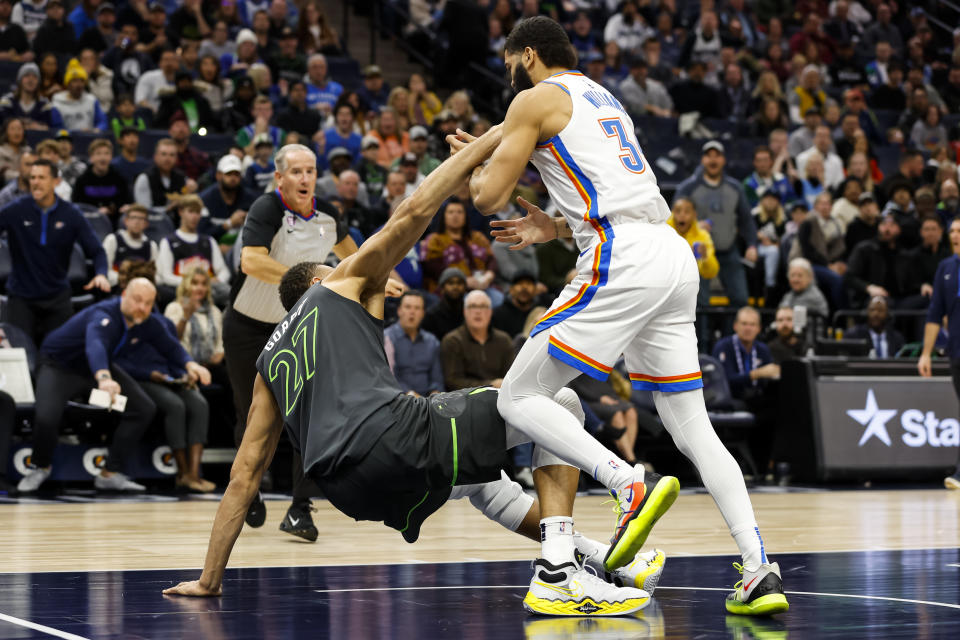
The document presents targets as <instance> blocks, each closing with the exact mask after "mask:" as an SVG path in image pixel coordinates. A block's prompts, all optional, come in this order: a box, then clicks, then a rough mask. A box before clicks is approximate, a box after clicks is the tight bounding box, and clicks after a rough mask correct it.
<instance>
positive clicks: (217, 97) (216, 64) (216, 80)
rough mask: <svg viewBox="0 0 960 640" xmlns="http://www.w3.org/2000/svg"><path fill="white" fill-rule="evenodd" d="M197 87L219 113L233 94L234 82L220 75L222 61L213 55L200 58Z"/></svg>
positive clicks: (211, 106) (215, 111) (214, 110)
mask: <svg viewBox="0 0 960 640" xmlns="http://www.w3.org/2000/svg"><path fill="white" fill-rule="evenodd" d="M198 80H199V82H197V83H195V85H194V86H195V87H196V88H197V91H198V92H199V93H200V95H201V96H203V97H204V98H206V99H207V102H209V103H210V108H211V109H213V112H214V113H219V112H220V111H221V110H222V109H223V106H224V105H225V104H226V103H227V100H229V99H230V98H231V97H232V96H233V83H232V82H230V81H229V80H227V79H225V78H221V77H220V61H219V60H218V59H217V58H216V57H215V56H213V55H205V56H203V57H202V58H200V77H199V78H198Z"/></svg>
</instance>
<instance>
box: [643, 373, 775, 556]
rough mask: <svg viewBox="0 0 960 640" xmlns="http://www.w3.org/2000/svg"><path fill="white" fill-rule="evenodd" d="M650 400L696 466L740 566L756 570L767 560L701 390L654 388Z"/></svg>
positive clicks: (740, 475) (737, 471)
mask: <svg viewBox="0 0 960 640" xmlns="http://www.w3.org/2000/svg"><path fill="white" fill-rule="evenodd" d="M653 400H654V402H655V403H656V405H657V412H658V413H659V414H660V419H661V420H663V424H664V426H665V427H666V429H667V431H668V432H669V433H670V436H671V437H672V438H673V442H674V443H675V444H676V445H677V448H678V449H679V450H680V452H681V453H682V454H683V455H685V456H687V458H689V459H690V461H691V462H692V463H693V465H694V466H695V467H696V468H697V471H698V472H699V473H700V478H701V479H702V480H703V486H705V487H706V488H707V491H709V492H710V495H711V496H712V497H713V501H714V502H716V503H717V508H719V509H720V513H721V514H722V515H723V519H724V520H725V521H726V523H727V526H728V527H729V528H730V535H732V536H733V539H734V540H735V541H736V543H737V547H738V548H739V549H740V555H741V556H743V566H744V567H745V568H746V569H747V570H750V571H753V570H756V569H757V568H758V567H759V566H760V564H761V563H763V562H766V561H767V560H766V554H765V553H764V551H763V541H762V540H761V539H760V532H759V530H758V529H757V519H756V517H755V516H754V515H753V505H752V504H751V503H750V496H749V495H748V494H747V487H746V485H745V484H744V483H743V473H741V471H740V467H739V466H738V465H737V461H736V460H734V459H733V456H732V455H730V452H729V451H727V448H726V447H725V446H723V443H722V442H720V438H718V437H717V432H716V431H715V430H714V429H713V425H712V424H710V418H708V417H707V408H706V406H705V405H704V403H703V390H702V389H693V390H691V391H679V392H675V393H663V392H660V391H654V392H653Z"/></svg>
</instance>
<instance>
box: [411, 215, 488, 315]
mask: <svg viewBox="0 0 960 640" xmlns="http://www.w3.org/2000/svg"><path fill="white" fill-rule="evenodd" d="M421 249H422V251H423V256H422V257H421V260H420V262H421V263H422V264H423V273H424V285H425V286H426V288H427V289H428V290H429V291H431V292H434V293H435V292H436V288H437V280H438V279H439V278H440V274H441V273H443V271H444V269H447V268H449V267H454V268H456V269H459V270H460V271H462V272H463V273H464V275H465V276H466V278H467V287H468V288H470V289H482V290H484V291H486V292H487V295H489V296H490V301H491V302H492V303H493V306H494V307H498V306H500V304H501V303H502V302H503V294H502V293H501V292H500V291H499V290H497V289H495V288H494V287H492V286H491V285H492V284H493V281H494V278H495V276H496V274H495V273H494V271H495V269H496V261H495V260H494V257H493V251H492V249H491V247H490V240H488V239H487V237H486V236H485V235H483V234H482V233H480V232H479V231H473V230H471V229H470V225H469V222H468V220H467V209H466V206H465V205H464V203H463V201H462V200H460V199H459V198H455V197H454V198H450V199H449V200H447V202H446V204H445V205H444V207H443V213H441V214H440V219H439V220H438V224H437V231H436V233H431V234H430V235H428V236H427V238H426V240H425V241H424V242H423V245H422V246H421Z"/></svg>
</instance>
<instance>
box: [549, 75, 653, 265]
mask: <svg viewBox="0 0 960 640" xmlns="http://www.w3.org/2000/svg"><path fill="white" fill-rule="evenodd" d="M543 82H544V83H547V84H551V85H555V86H557V87H559V88H560V89H562V90H563V91H565V92H566V93H567V94H568V95H569V96H570V100H571V102H572V103H573V113H572V115H571V116H570V122H569V123H567V126H566V127H564V128H563V130H562V131H561V132H560V133H558V134H557V135H555V136H553V137H552V138H550V139H549V140H545V141H543V142H541V143H539V144H538V145H537V148H536V150H535V151H534V153H533V157H532V161H533V164H534V165H535V166H536V167H537V169H538V170H539V171H540V177H541V178H542V179H543V182H544V184H545V185H546V187H547V191H549V192H550V197H551V198H552V199H553V202H554V203H555V204H556V205H557V207H558V208H559V209H560V212H561V213H562V214H563V215H564V217H565V218H566V219H567V223H568V224H569V225H570V228H571V229H572V230H573V237H574V239H575V240H576V243H577V246H578V247H579V248H580V250H581V251H586V250H588V249H590V248H591V247H593V246H594V245H595V244H596V243H598V242H606V241H607V240H609V239H612V236H613V232H612V230H611V227H612V226H616V225H617V224H627V223H630V222H652V223H659V222H665V221H666V220H667V218H669V217H670V209H669V207H668V206H667V203H666V201H664V199H663V196H662V195H660V188H659V187H658V186H657V178H656V176H654V175H653V169H652V167H650V165H649V163H648V162H647V159H646V158H645V157H644V156H643V152H642V151H641V150H640V145H639V144H638V143H637V137H636V134H635V133H634V129H633V121H632V120H631V119H630V116H629V115H627V112H626V110H625V109H624V108H623V105H621V104H620V102H619V101H618V100H617V99H616V98H615V97H613V95H612V94H611V93H610V92H609V91H607V90H606V89H604V88H603V87H602V86H600V85H599V84H597V83H595V82H593V81H591V80H590V79H589V78H587V77H586V76H584V75H583V74H582V73H580V72H578V71H566V72H563V73H558V74H556V75H553V76H550V77H549V78H547V79H546V80H543Z"/></svg>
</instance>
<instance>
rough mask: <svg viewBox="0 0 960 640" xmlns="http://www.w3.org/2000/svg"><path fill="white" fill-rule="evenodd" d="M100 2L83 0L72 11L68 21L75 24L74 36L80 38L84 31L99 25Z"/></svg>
mask: <svg viewBox="0 0 960 640" xmlns="http://www.w3.org/2000/svg"><path fill="white" fill-rule="evenodd" d="M99 4H100V3H99V2H97V3H94V2H90V0H83V1H82V2H80V4H78V5H77V6H76V8H74V10H73V11H71V12H70V15H69V16H68V17H67V22H69V23H70V24H72V25H73V32H74V36H75V37H76V39H77V40H79V39H80V36H82V35H83V32H84V31H86V30H87V29H90V28H91V27H96V26H97V5H99Z"/></svg>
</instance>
